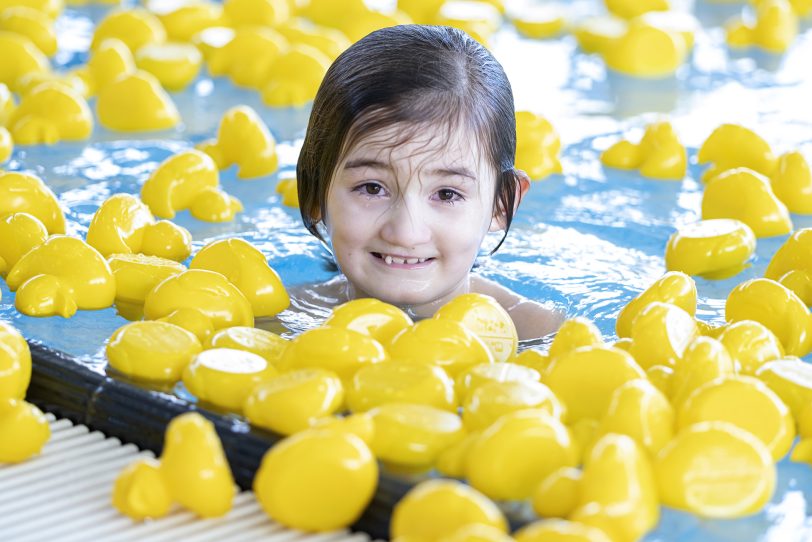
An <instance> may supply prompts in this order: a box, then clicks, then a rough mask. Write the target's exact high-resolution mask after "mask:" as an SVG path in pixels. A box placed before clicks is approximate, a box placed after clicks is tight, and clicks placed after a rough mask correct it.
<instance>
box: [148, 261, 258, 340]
mask: <svg viewBox="0 0 812 542" xmlns="http://www.w3.org/2000/svg"><path fill="white" fill-rule="evenodd" d="M183 310H191V311H192V312H194V313H196V314H200V315H202V316H204V317H205V320H206V321H208V322H211V325H212V326H213V328H214V329H215V330H218V329H223V328H226V327H233V326H252V327H253V325H254V314H253V312H252V311H251V303H249V301H248V300H247V299H246V298H245V296H244V295H243V294H242V292H240V290H239V289H237V287H236V286H234V285H233V284H231V283H230V282H228V279H226V278H225V277H224V276H223V275H221V274H220V273H215V272H214V271H206V270H204V269H189V270H188V271H183V272H182V273H178V274H177V275H173V276H171V277H169V278H167V279H165V280H163V281H161V282H160V283H158V285H157V286H155V288H153V289H152V291H150V293H149V294H147V299H146V301H145V302H144V317H145V318H146V319H148V320H157V319H159V318H167V317H170V316H171V315H172V314H173V313H176V312H180V311H183ZM181 327H186V326H181ZM187 329H188V328H187ZM190 331H192V332H194V330H190Z"/></svg>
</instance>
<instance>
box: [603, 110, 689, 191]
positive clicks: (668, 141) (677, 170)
mask: <svg viewBox="0 0 812 542" xmlns="http://www.w3.org/2000/svg"><path fill="white" fill-rule="evenodd" d="M601 162H603V164H604V165H606V166H609V167H614V168H618V169H639V170H640V174H641V175H642V176H643V177H650V178H652V179H673V180H682V179H683V178H684V177H685V172H686V171H687V167H688V155H687V152H686V151H685V147H684V146H683V145H682V143H680V140H679V137H678V136H677V134H676V133H675V132H674V128H673V127H672V126H671V124H670V123H669V122H667V121H662V122H656V123H653V124H649V125H648V126H646V130H645V133H644V134H643V138H642V139H641V140H640V143H638V144H635V143H632V142H630V141H626V140H623V141H619V142H617V143H615V144H614V145H612V146H611V147H609V148H608V149H606V150H605V151H604V152H603V153H601Z"/></svg>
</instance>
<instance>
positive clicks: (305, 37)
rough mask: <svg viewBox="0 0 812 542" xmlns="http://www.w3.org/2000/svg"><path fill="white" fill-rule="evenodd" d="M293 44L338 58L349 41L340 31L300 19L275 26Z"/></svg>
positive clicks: (331, 59) (328, 56)
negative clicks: (313, 48) (306, 46)
mask: <svg viewBox="0 0 812 542" xmlns="http://www.w3.org/2000/svg"><path fill="white" fill-rule="evenodd" d="M275 28H276V30H277V31H278V32H279V33H280V34H282V36H284V37H285V39H287V40H288V41H289V42H290V43H291V44H293V45H309V46H311V47H315V48H316V49H318V50H319V51H321V52H322V53H324V55H325V56H326V57H327V58H329V59H330V61H333V60H335V59H336V58H338V55H340V54H341V53H342V52H344V50H345V49H347V48H348V47H349V46H350V45H351V42H350V40H349V39H348V38H347V36H345V35H344V34H343V33H342V32H341V31H339V30H336V29H334V28H327V27H324V26H314V25H312V24H303V23H302V22H301V21H300V20H296V19H294V20H291V21H288V22H287V23H286V24H283V25H279V26H277V27H275Z"/></svg>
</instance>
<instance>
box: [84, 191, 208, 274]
mask: <svg viewBox="0 0 812 542" xmlns="http://www.w3.org/2000/svg"><path fill="white" fill-rule="evenodd" d="M87 242H88V244H89V245H90V246H92V247H94V248H95V249H96V250H98V251H99V252H100V253H101V254H102V256H104V257H109V256H111V255H113V254H132V253H143V254H146V255H149V256H158V257H160V258H167V259H170V260H176V261H183V260H185V259H186V258H187V257H188V256H189V254H190V253H191V250H192V235H191V234H190V233H189V232H188V230H186V229H185V228H183V227H181V226H178V225H177V224H174V223H172V222H169V221H165V220H163V221H160V222H158V223H156V222H155V218H153V216H152V213H151V212H150V211H149V207H147V205H146V204H144V203H143V202H142V201H141V200H139V199H138V198H137V197H136V196H133V195H131V194H113V195H112V196H110V197H109V198H107V199H106V200H104V202H103V203H102V204H101V205H100V206H99V208H98V210H96V212H95V213H94V215H93V218H92V219H91V221H90V226H89V227H88V229H87Z"/></svg>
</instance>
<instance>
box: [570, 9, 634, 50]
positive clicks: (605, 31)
mask: <svg viewBox="0 0 812 542" xmlns="http://www.w3.org/2000/svg"><path fill="white" fill-rule="evenodd" d="M628 28H629V23H628V22H627V21H626V20H625V19H622V18H620V17H617V16H614V15H595V16H591V17H585V18H584V19H582V20H581V21H580V22H579V23H578V24H577V25H576V26H575V28H574V29H573V35H574V36H575V39H576V41H577V42H578V46H579V47H580V48H581V49H582V50H583V51H584V52H585V53H599V54H601V55H602V54H603V53H604V51H606V50H607V49H608V48H609V47H611V46H612V45H613V44H614V43H615V42H616V41H617V40H619V39H620V38H621V37H623V36H624V35H625V34H626V31H627V30H628Z"/></svg>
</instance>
